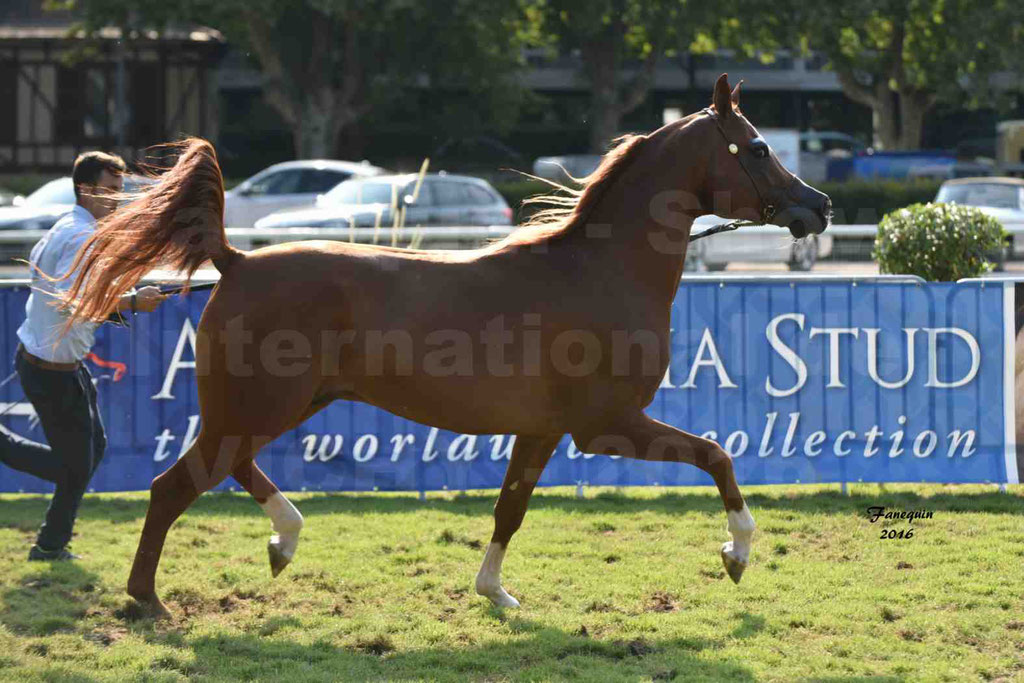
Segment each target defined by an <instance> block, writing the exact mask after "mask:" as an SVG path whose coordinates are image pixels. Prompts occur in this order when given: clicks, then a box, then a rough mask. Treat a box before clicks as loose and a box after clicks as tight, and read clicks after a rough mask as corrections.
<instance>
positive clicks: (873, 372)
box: [864, 327, 918, 389]
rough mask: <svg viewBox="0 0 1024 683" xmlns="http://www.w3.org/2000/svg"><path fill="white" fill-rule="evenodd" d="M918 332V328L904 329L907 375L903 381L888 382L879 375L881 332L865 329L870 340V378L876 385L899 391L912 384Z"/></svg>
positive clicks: (869, 328)
mask: <svg viewBox="0 0 1024 683" xmlns="http://www.w3.org/2000/svg"><path fill="white" fill-rule="evenodd" d="M917 331H918V328H916V327H905V328H903V333H904V334H905V335H906V336H907V374H905V375H904V376H903V379H901V380H898V381H896V382H887V381H886V380H884V379H882V377H881V376H880V375H879V374H878V333H879V332H880V330H879V329H878V328H877V327H865V328H864V336H865V337H867V340H868V377H870V378H871V379H872V380H874V382H875V384H877V385H878V386H880V387H883V388H885V389H899V388H900V387H905V386H906V385H907V384H909V383H910V378H911V377H913V376H914V335H915V334H917Z"/></svg>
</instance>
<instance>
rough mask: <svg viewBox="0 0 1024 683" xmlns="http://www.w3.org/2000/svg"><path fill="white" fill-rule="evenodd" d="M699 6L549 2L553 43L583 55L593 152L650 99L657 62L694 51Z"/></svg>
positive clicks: (547, 24) (634, 0)
mask: <svg viewBox="0 0 1024 683" xmlns="http://www.w3.org/2000/svg"><path fill="white" fill-rule="evenodd" d="M691 6H692V7H694V8H695V7H697V6H699V3H696V2H690V3H687V2H685V1H684V0H548V2H546V3H545V4H544V5H543V8H544V9H543V14H544V29H545V31H546V33H547V35H548V37H549V41H550V43H549V44H551V45H553V46H554V47H556V48H557V49H558V50H560V51H561V52H563V53H578V54H579V56H580V58H581V59H582V62H583V67H582V72H581V75H582V76H583V77H584V78H585V79H586V82H587V84H588V86H589V88H590V120H589V124H590V149H591V151H593V152H598V153H600V152H604V151H605V150H606V149H607V146H608V141H609V140H610V139H611V138H612V137H614V136H615V134H616V133H618V131H619V125H620V122H621V120H622V117H623V116H624V115H625V114H628V113H629V112H631V111H633V110H634V109H636V108H637V107H638V106H639V105H640V104H641V103H642V102H643V101H644V99H645V98H646V97H647V94H648V93H649V92H650V89H651V85H652V83H653V82H654V71H655V68H656V66H657V64H658V60H659V59H661V58H662V57H665V56H666V55H669V54H672V53H674V52H675V51H676V50H677V49H678V48H679V46H680V45H682V46H683V48H684V49H685V48H687V47H689V45H690V43H691V42H692V41H693V39H694V36H696V33H697V30H698V22H696V21H695V20H694V16H695V14H696V11H697V10H696V9H691Z"/></svg>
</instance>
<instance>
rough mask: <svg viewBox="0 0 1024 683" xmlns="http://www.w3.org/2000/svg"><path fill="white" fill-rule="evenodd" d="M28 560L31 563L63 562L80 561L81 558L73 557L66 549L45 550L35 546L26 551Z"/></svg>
mask: <svg viewBox="0 0 1024 683" xmlns="http://www.w3.org/2000/svg"><path fill="white" fill-rule="evenodd" d="M28 559H29V560H30V561H33V562H63V561H66V560H80V559H82V557H81V556H80V555H75V554H74V553H73V552H71V551H70V550H68V549H67V547H64V548H60V549H58V550H45V549H43V548H40V547H39V545H38V544H37V545H34V546H32V549H31V550H29V551H28Z"/></svg>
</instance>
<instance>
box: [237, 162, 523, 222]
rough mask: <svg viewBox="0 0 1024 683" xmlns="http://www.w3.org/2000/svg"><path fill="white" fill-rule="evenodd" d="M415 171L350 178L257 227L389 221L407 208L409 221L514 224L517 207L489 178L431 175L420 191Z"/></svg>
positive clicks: (425, 178)
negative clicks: (300, 207) (312, 204)
mask: <svg viewBox="0 0 1024 683" xmlns="http://www.w3.org/2000/svg"><path fill="white" fill-rule="evenodd" d="M416 179H417V176H416V175H415V174H408V175H395V176H378V177H375V178H363V179H358V180H356V179H353V180H346V181H345V182H343V183H342V184H340V185H338V186H337V187H336V188H334V189H333V190H331V191H330V192H328V193H327V194H325V195H323V196H322V197H320V198H319V199H318V200H317V202H316V206H315V207H313V208H310V209H304V210H298V211H284V212H281V213H276V214H273V215H270V216H267V217H266V218H263V219H261V220H259V221H257V222H256V227H257V228H299V227H301V228H328V227H330V228H344V227H352V226H355V227H372V226H374V225H381V226H389V225H392V224H393V222H394V213H393V210H398V209H399V208H404V209H405V225H407V226H411V227H412V226H418V225H422V226H427V225H439V226H454V225H511V224H512V209H510V208H509V206H508V204H507V203H506V202H505V199H504V198H503V197H502V196H501V195H500V194H498V191H497V190H495V189H494V188H493V187H491V185H490V183H488V182H487V181H486V180H481V179H480V178H472V177H470V176H460V175H446V174H428V175H426V176H424V178H423V183H422V185H421V186H420V188H419V192H418V194H417V193H416Z"/></svg>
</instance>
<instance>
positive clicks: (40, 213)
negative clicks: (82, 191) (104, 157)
mask: <svg viewBox="0 0 1024 683" xmlns="http://www.w3.org/2000/svg"><path fill="white" fill-rule="evenodd" d="M74 204H75V188H74V185H73V184H72V183H71V178H70V177H65V178H57V179H56V180H51V181H50V182H48V183H45V184H44V185H43V186H42V187H40V188H39V189H38V190H36V191H35V192H33V193H32V194H30V195H29V196H27V197H25V198H24V199H23V200H22V201H21V202H19V203H18V204H17V205H16V206H5V207H0V230H47V229H49V228H50V227H52V226H53V224H54V223H55V222H57V219H58V218H59V217H61V216H62V215H64V214H65V213H67V212H68V211H70V210H71V208H72V207H73V206H74Z"/></svg>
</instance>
